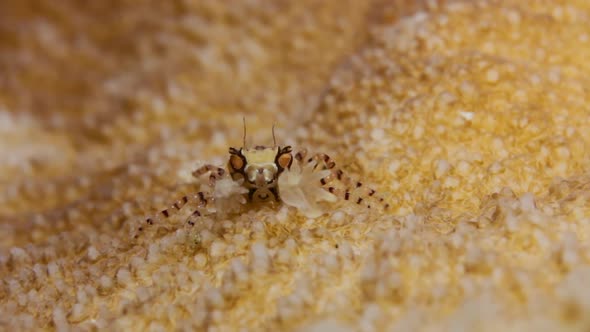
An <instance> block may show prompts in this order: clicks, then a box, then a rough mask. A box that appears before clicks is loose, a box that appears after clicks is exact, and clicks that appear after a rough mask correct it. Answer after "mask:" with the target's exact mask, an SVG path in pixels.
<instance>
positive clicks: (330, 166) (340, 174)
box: [295, 150, 389, 209]
mask: <svg viewBox="0 0 590 332" xmlns="http://www.w3.org/2000/svg"><path fill="white" fill-rule="evenodd" d="M306 156H307V151H306V150H302V151H300V152H298V153H297V154H296V155H295V159H296V160H298V161H299V162H300V163H302V164H309V163H312V162H315V165H314V169H317V168H318V167H320V168H321V169H327V170H330V174H329V175H328V176H326V177H324V178H322V179H320V183H321V185H322V186H325V185H327V184H328V183H330V182H332V181H334V180H337V181H339V182H340V183H342V184H344V186H345V187H346V189H344V190H342V189H338V188H336V187H328V188H327V190H328V191H329V192H331V193H333V194H335V195H336V196H339V197H341V198H343V199H344V200H347V201H348V200H354V201H355V203H356V204H359V205H360V204H362V203H363V202H364V203H367V205H366V206H367V208H371V205H370V204H368V201H369V200H376V201H377V202H378V203H379V205H381V206H383V208H384V209H388V208H389V204H387V203H385V200H384V199H383V197H379V196H378V195H377V191H375V190H374V189H372V188H369V187H366V186H364V185H363V183H362V182H360V181H355V180H354V179H353V178H352V177H350V176H348V175H346V174H345V173H344V171H342V169H340V168H337V167H336V163H335V162H334V160H332V158H330V156H328V155H327V154H325V153H317V154H315V155H313V156H312V157H310V158H307V159H306ZM359 190H361V192H362V194H358V195H357V194H356V193H357V192H358V191H359Z"/></svg>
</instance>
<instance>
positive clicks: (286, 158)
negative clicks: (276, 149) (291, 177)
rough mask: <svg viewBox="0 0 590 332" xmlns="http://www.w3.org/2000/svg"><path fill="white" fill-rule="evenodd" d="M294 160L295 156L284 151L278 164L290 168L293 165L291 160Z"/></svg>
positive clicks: (278, 159)
mask: <svg viewBox="0 0 590 332" xmlns="http://www.w3.org/2000/svg"><path fill="white" fill-rule="evenodd" d="M292 160H293V156H291V154H290V153H283V154H282V155H280V156H279V157H278V158H277V164H279V166H280V168H282V169H283V168H288V167H289V166H290V165H291V161H292Z"/></svg>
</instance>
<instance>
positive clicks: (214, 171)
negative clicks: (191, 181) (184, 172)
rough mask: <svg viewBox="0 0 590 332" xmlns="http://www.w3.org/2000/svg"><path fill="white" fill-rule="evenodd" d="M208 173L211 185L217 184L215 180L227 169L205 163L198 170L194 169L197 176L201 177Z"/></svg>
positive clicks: (194, 174)
mask: <svg viewBox="0 0 590 332" xmlns="http://www.w3.org/2000/svg"><path fill="white" fill-rule="evenodd" d="M206 173H210V174H209V185H210V186H211V187H214V186H215V181H217V180H219V179H220V178H221V177H222V176H223V175H224V174H225V170H224V169H223V168H221V167H217V166H214V165H204V166H202V167H199V168H198V169H197V170H195V171H193V173H192V174H193V176H194V177H196V178H200V177H201V176H203V175H204V174H206Z"/></svg>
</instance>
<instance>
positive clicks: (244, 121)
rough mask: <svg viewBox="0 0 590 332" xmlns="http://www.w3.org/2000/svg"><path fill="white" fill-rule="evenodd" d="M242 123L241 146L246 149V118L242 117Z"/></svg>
mask: <svg viewBox="0 0 590 332" xmlns="http://www.w3.org/2000/svg"><path fill="white" fill-rule="evenodd" d="M242 121H243V123H244V145H243V147H244V148H246V116H243V117H242Z"/></svg>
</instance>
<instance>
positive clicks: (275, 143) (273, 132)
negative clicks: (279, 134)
mask: <svg viewBox="0 0 590 332" xmlns="http://www.w3.org/2000/svg"><path fill="white" fill-rule="evenodd" d="M275 125H276V123H274V122H273V123H272V142H273V144H274V146H277V139H276V138H275Z"/></svg>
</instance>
